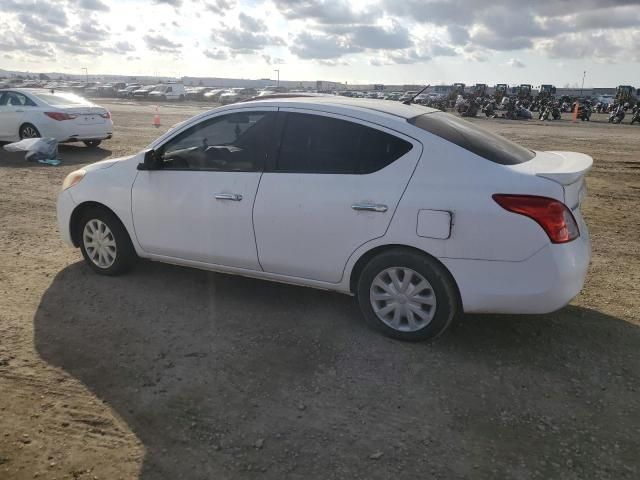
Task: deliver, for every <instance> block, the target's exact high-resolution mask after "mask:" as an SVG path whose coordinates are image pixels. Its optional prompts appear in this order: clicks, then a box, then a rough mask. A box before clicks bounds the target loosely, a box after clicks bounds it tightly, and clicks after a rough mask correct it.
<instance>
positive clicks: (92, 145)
mask: <svg viewBox="0 0 640 480" xmlns="http://www.w3.org/2000/svg"><path fill="white" fill-rule="evenodd" d="M82 143H84V144H85V145H86V146H87V147H89V148H98V146H99V145H100V144H101V143H102V140H85V141H83V142H82Z"/></svg>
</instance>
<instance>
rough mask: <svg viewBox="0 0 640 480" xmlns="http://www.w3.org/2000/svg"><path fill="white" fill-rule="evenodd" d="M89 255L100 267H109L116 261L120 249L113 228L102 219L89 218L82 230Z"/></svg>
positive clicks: (83, 240)
mask: <svg viewBox="0 0 640 480" xmlns="http://www.w3.org/2000/svg"><path fill="white" fill-rule="evenodd" d="M82 242H83V244H84V249H85V250H86V252H87V256H88V257H89V259H91V261H92V262H93V263H94V264H95V265H97V266H98V267H100V268H109V267H110V266H111V265H113V262H115V261H116V255H117V253H118V249H117V246H116V239H115V237H114V236H113V233H112V232H111V229H109V227H108V226H107V224H106V223H104V222H103V221H102V220H98V219H97V218H94V219H92V220H89V221H88V222H87V223H86V225H85V226H84V231H83V232H82Z"/></svg>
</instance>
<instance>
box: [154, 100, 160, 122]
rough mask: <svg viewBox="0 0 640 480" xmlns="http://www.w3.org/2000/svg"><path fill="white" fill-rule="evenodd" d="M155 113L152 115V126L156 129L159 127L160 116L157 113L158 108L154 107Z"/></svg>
mask: <svg viewBox="0 0 640 480" xmlns="http://www.w3.org/2000/svg"><path fill="white" fill-rule="evenodd" d="M155 108H156V113H155V114H154V115H153V126H154V127H156V128H158V127H159V126H160V114H159V113H158V106H157V105H156V107H155Z"/></svg>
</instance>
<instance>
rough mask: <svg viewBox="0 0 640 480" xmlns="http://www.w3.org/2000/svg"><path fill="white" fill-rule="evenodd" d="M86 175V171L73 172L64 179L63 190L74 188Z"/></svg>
mask: <svg viewBox="0 0 640 480" xmlns="http://www.w3.org/2000/svg"><path fill="white" fill-rule="evenodd" d="M86 173H87V172H86V170H83V169H80V170H74V171H73V172H71V173H70V174H69V175H67V178H65V179H64V182H62V190H66V189H67V188H71V187H73V186H74V185H75V184H76V183H78V182H79V181H80V180H82V179H83V178H84V176H85V175H86Z"/></svg>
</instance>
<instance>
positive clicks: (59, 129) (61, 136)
mask: <svg viewBox="0 0 640 480" xmlns="http://www.w3.org/2000/svg"><path fill="white" fill-rule="evenodd" d="M36 127H37V128H38V130H39V131H40V135H41V136H43V137H49V138H55V139H56V140H57V141H58V142H61V143H62V142H79V141H82V140H106V139H109V138H111V137H112V135H113V122H112V121H111V120H107V121H105V122H104V123H98V124H94V125H73V124H69V123H66V122H56V121H55V120H51V121H45V122H43V123H42V124H39V125H36Z"/></svg>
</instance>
